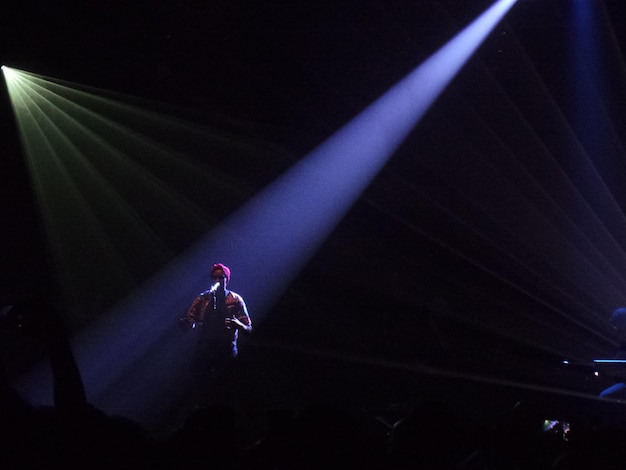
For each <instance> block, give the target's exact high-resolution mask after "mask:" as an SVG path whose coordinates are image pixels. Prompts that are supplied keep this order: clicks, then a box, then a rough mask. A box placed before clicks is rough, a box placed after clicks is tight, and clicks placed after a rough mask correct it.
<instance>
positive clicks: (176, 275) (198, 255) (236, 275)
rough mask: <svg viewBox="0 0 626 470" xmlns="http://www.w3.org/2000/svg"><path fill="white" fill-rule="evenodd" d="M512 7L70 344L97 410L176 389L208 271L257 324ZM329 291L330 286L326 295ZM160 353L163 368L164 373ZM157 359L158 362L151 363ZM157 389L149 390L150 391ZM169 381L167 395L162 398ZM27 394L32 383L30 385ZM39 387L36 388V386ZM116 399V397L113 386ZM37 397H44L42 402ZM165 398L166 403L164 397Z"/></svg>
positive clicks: (502, 8) (140, 414)
mask: <svg viewBox="0 0 626 470" xmlns="http://www.w3.org/2000/svg"><path fill="white" fill-rule="evenodd" d="M514 4H515V0H499V1H498V2H496V3H495V4H494V5H493V6H492V7H490V8H489V9H488V10H487V11H485V12H484V13H483V14H481V15H480V16H479V17H478V18H477V19H476V20H475V21H473V22H472V23H471V24H470V25H469V26H467V27H466V28H465V29H464V30H462V31H461V32H460V33H459V34H458V35H457V36H455V37H454V38H453V39H452V40H450V41H449V42H448V43H447V44H445V45H444V46H443V47H442V48H441V49H440V50H438V51H437V52H436V53H434V54H433V55H432V56H431V57H430V58H428V59H427V60H426V61H425V62H424V63H422V64H421V65H420V66H419V67H417V68H416V69H415V70H414V71H413V72H411V73H410V74H409V75H408V76H407V77H405V78H404V79H403V80H402V81H400V82H399V83H398V84H397V85H395V86H394V87H393V88H391V89H390V90H389V91H388V92H386V93H385V94H384V95H383V96H381V97H380V98H379V99H378V100H377V101H375V102H374V103H373V104H372V105H370V106H369V107H368V108H366V109H365V110H364V111H363V112H362V113H360V114H359V115H358V116H356V117H355V118H354V119H353V120H352V121H350V122H349V123H348V124H346V125H345V126H344V127H343V128H341V129H340V130H339V131H338V132H336V133H335V134H334V135H333V136H331V137H330V138H329V139H328V140H326V141H325V142H324V143H322V144H321V145H320V146H319V147H317V148H316V149H314V150H313V151H312V152H311V153H310V154H309V155H308V156H307V157H306V158H305V159H303V160H302V161H301V162H300V163H298V164H297V165H296V166H294V167H293V168H292V169H291V170H289V171H288V172H287V173H286V174H284V175H283V176H282V177H281V178H279V179H278V180H277V181H276V182H275V183H273V184H272V185H271V186H269V187H268V188H267V189H265V190H264V191H262V192H261V193H260V194H258V195H257V196H256V197H255V198H254V199H253V200H252V201H251V202H250V203H248V204H247V205H246V206H244V207H243V208H242V209H241V210H239V211H237V212H236V213H234V214H233V215H232V216H231V217H229V218H228V219H227V220H226V221H225V222H224V223H223V224H221V226H220V227H218V228H217V229H216V230H215V231H213V232H212V233H211V234H210V235H209V236H207V238H206V239H205V240H203V241H201V242H200V243H198V244H197V245H196V246H195V247H194V248H193V249H191V250H190V251H189V252H187V253H186V254H185V255H184V256H183V257H180V258H179V259H177V260H176V261H175V262H173V263H172V264H171V266H170V267H169V268H168V269H166V270H163V271H162V272H161V273H160V274H159V275H158V276H157V277H155V278H154V279H152V280H151V281H150V282H149V283H147V284H146V285H145V287H144V288H142V289H140V290H139V291H138V292H137V293H136V295H133V296H130V297H129V298H128V299H127V300H126V301H125V302H124V303H121V304H120V305H119V306H118V307H117V309H116V311H115V312H111V315H108V316H107V318H106V319H105V320H103V321H102V323H103V324H102V325H98V328H93V329H91V330H90V332H88V333H86V334H85V335H84V336H82V337H81V338H79V339H78V341H77V342H76V345H75V347H76V353H77V356H78V358H79V361H80V364H81V369H82V370H83V371H84V374H85V375H84V380H85V383H86V386H87V389H88V391H89V393H90V394H92V396H93V399H92V400H93V401H94V402H95V404H96V405H97V406H101V407H102V408H104V409H105V410H108V411H112V412H118V413H123V414H125V415H127V416H131V417H133V418H136V419H138V420H141V421H145V420H146V419H147V414H149V412H150V410H151V409H153V408H155V407H158V403H159V401H161V400H163V399H165V397H166V396H167V395H168V393H170V392H173V390H174V388H176V386H178V387H180V386H181V385H182V383H181V381H180V380H179V377H178V376H177V372H176V371H175V370H168V367H172V368H174V367H175V366H178V367H181V366H183V367H184V359H183V356H182V355H179V356H177V357H175V356H176V354H177V352H180V350H181V349H182V350H184V349H185V347H182V346H180V345H181V344H186V343H185V340H184V338H181V336H180V335H176V334H175V332H173V331H172V329H173V322H174V321H175V319H176V317H177V315H180V314H181V313H182V312H183V311H184V309H185V308H186V307H187V306H188V304H189V302H190V301H191V300H192V299H193V297H194V295H195V294H196V293H197V292H199V291H201V290H203V289H204V286H205V285H206V279H207V271H208V266H209V264H210V263H211V262H213V261H222V262H225V263H226V264H229V265H230V266H231V268H232V269H233V281H232V287H233V289H234V290H238V289H237V286H242V287H245V289H244V290H243V292H242V293H243V294H244V297H245V298H246V300H247V301H248V304H249V307H250V308H251V313H252V315H253V321H256V322H259V320H262V317H263V315H264V314H265V313H266V312H267V311H268V310H269V309H270V307H271V306H272V304H273V303H274V302H275V301H276V299H277V298H278V297H279V296H280V295H281V294H282V293H283V292H284V290H285V289H286V288H287V287H288V285H289V282H290V281H291V280H292V279H293V277H294V276H295V275H296V274H297V273H298V272H299V271H300V270H301V269H302V268H303V267H304V265H305V264H306V262H307V261H308V260H309V259H310V257H311V256H312V255H313V254H314V253H315V251H316V250H317V249H318V248H319V246H320V245H321V243H322V242H323V241H324V240H325V239H326V238H327V237H328V235H329V234H330V232H331V231H332V230H333V229H334V228H335V227H336V225H337V224H338V223H339V221H340V220H341V219H342V218H343V216H344V215H345V214H346V212H347V211H348V210H349V209H350V207H351V206H352V205H353V204H354V202H355V201H356V199H357V198H358V197H359V196H360V194H361V193H362V192H363V191H364V190H365V188H366V187H367V185H368V184H369V183H370V181H371V180H372V179H373V178H374V177H375V176H376V174H377V173H378V172H379V171H380V169H381V168H382V167H383V166H384V165H385V163H386V162H387V161H388V159H389V158H390V157H391V156H392V155H393V153H394V152H395V151H396V149H397V148H398V146H399V145H400V144H401V143H402V142H403V140H404V139H405V138H406V137H407V135H408V134H409V133H410V132H411V130H412V129H413V128H414V126H415V125H416V124H417V123H418V122H419V121H420V119H421V118H422V117H423V116H424V115H425V113H426V112H427V111H428V109H429V108H430V106H431V105H432V104H433V103H434V102H435V100H436V99H437V98H438V97H439V96H440V95H441V93H442V92H443V91H444V90H445V88H446V87H447V86H448V84H449V83H450V82H451V81H452V80H453V78H454V77H455V75H456V74H457V73H458V72H459V70H460V69H461V68H462V67H463V65H464V64H465V63H466V62H467V61H468V60H469V58H470V57H471V56H472V54H473V53H474V52H475V51H476V49H477V48H478V47H479V46H480V44H481V43H482V42H483V40H484V39H485V38H486V37H487V35H488V34H489V33H490V32H491V31H492V29H493V28H494V27H495V25H496V24H497V23H498V22H499V21H500V20H501V19H502V18H503V16H504V15H505V14H506V13H507V12H508V11H509V9H510V8H511V7H512V6H513V5H514ZM331 287H332V286H329V289H330V288H331ZM164 351H165V352H166V353H167V354H168V355H169V356H168V357H167V367H164V364H163V361H162V360H161V358H162V357H163V354H164ZM155 354H156V355H157V356H158V357H155ZM152 382H156V383H152ZM165 382H167V383H171V384H172V386H171V387H170V388H171V390H165V388H166V384H165V385H164V383H165ZM27 383H30V384H31V387H28V386H24V388H23V390H24V391H25V392H26V390H29V391H30V395H31V396H32V392H33V387H32V385H34V384H35V382H33V381H32V380H29V381H27ZM37 385H38V386H41V384H40V383H37ZM113 385H114V386H115V388H117V390H118V393H113V387H112V386H113ZM39 398H40V399H41V396H39ZM170 399H171V397H170Z"/></svg>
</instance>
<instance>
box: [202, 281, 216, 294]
mask: <svg viewBox="0 0 626 470" xmlns="http://www.w3.org/2000/svg"><path fill="white" fill-rule="evenodd" d="M219 287H220V283H219V282H216V283H215V284H213V285H212V286H211V288H210V289H209V290H205V291H204V292H203V293H202V295H210V294H213V293H215V291H216V290H217V289H219Z"/></svg>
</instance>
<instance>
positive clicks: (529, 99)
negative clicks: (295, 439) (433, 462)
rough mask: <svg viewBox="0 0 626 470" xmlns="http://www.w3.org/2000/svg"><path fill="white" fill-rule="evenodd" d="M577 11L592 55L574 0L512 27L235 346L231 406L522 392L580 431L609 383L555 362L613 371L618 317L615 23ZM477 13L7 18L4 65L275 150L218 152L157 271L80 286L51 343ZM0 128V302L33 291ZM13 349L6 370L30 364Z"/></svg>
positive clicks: (227, 8)
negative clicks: (575, 419) (196, 220)
mask: <svg viewBox="0 0 626 470" xmlns="http://www.w3.org/2000/svg"><path fill="white" fill-rule="evenodd" d="M578 3H580V2H578ZM590 3H592V4H594V5H595V6H596V7H597V8H598V11H599V12H600V13H599V17H596V18H595V19H594V20H593V21H594V22H595V23H594V24H595V26H594V27H595V28H596V30H595V32H594V33H593V37H594V38H595V41H596V42H597V44H596V45H597V46H598V49H597V50H598V53H597V54H595V55H592V56H586V57H585V59H584V60H586V61H587V62H586V63H585V66H584V67H582V72H581V68H580V67H579V68H576V66H575V63H576V53H577V52H580V51H581V50H582V48H583V44H582V42H581V41H582V39H581V36H580V34H579V33H577V32H576V31H574V30H573V26H572V24H573V18H575V17H576V14H575V13H576V12H575V8H574V5H575V4H576V2H569V1H564V0H519V1H518V3H517V4H516V5H515V6H514V7H513V8H512V9H511V11H510V12H509V13H508V15H507V16H506V18H505V20H504V21H503V22H502V23H500V24H499V25H498V27H496V29H495V30H494V31H493V32H492V34H491V35H490V36H489V37H488V39H487V41H486V42H485V43H484V44H483V46H482V47H481V48H480V49H479V51H478V53H477V54H476V55H475V56H474V57H473V58H472V59H471V60H470V61H469V63H468V64H467V65H466V66H465V67H464V68H463V69H462V71H461V72H460V74H459V75H458V76H457V77H456V79H455V80H454V82H453V83H452V84H451V85H450V87H448V89H447V90H446V91H445V93H444V94H443V96H442V97H441V98H440V99H439V100H438V101H437V102H436V103H435V105H434V106H433V108H432V109H431V110H430V111H429V113H428V114H427V115H426V116H425V118H424V119H423V120H422V122H420V123H419V125H418V126H417V128H416V129H415V130H414V131H413V132H412V133H411V135H410V136H409V137H408V139H407V140H406V141H405V142H404V144H403V145H402V146H401V148H400V149H399V150H398V152H397V153H396V154H395V155H394V156H393V158H392V159H391V160H390V161H389V163H388V164H387V166H386V167H385V168H384V169H383V171H382V172H381V173H380V174H379V176H378V177H377V178H376V179H375V180H374V181H373V182H372V184H371V185H370V186H369V187H368V189H367V190H366V192H365V193H364V194H363V195H362V197H361V198H360V199H359V200H358V201H357V202H356V204H355V205H354V206H353V208H352V209H351V211H350V212H349V213H348V214H347V215H346V217H345V218H344V219H343V220H342V222H341V223H340V224H339V226H338V227H337V228H336V230H335V231H334V232H333V233H332V235H331V237H330V238H329V239H328V240H327V241H326V242H325V243H324V245H323V246H322V247H321V249H320V250H319V251H318V252H317V253H316V254H315V256H314V257H313V259H311V260H310V262H309V263H308V264H307V265H306V267H305V269H304V270H303V271H302V272H300V273H299V275H298V276H297V278H296V279H294V280H289V281H288V282H289V285H288V287H287V290H286V292H285V294H284V295H283V296H282V297H281V298H280V299H279V301H278V302H277V303H276V305H274V306H273V308H272V309H271V311H269V312H267V314H266V315H265V316H264V319H263V321H262V322H260V323H259V324H258V325H256V329H255V332H254V334H253V335H252V336H251V337H249V338H246V339H245V340H244V342H243V344H242V352H243V354H242V358H241V359H242V361H241V362H242V364H241V367H240V380H241V381H242V383H243V384H244V388H245V390H246V394H247V395H248V396H247V397H246V399H247V400H248V402H249V403H253V404H257V405H258V406H259V407H263V406H285V405H287V406H292V405H293V406H301V405H302V404H303V403H306V402H307V401H310V400H313V399H316V398H332V399H335V400H340V401H341V402H342V403H345V404H350V405H357V406H359V407H362V408H371V409H376V410H378V412H380V413H393V411H389V410H390V408H389V407H391V406H393V405H401V406H404V405H406V404H408V403H411V402H413V401H415V400H418V399H420V398H424V397H436V398H442V397H443V398H446V399H449V400H451V401H453V402H455V403H458V404H460V405H461V404H462V405H463V406H465V404H466V403H470V402H472V403H473V407H471V409H472V410H473V411H475V412H477V413H478V414H480V413H483V412H488V413H489V412H491V411H494V410H498V409H506V407H507V406H508V404H509V403H514V402H515V401H516V400H520V399H524V398H528V397H531V396H533V397H535V396H540V397H542V400H543V399H545V400H547V401H544V402H543V403H548V406H549V407H551V409H553V410H554V411H550V413H554V414H568V413H572V412H574V410H575V411H576V412H580V411H581V410H583V409H586V410H593V412H600V410H601V408H602V406H603V405H601V404H599V403H597V402H596V401H594V400H593V399H592V397H593V396H595V395H597V393H598V392H599V391H600V390H602V388H603V387H604V386H605V385H606V384H607V383H608V382H610V379H611V378H608V379H606V380H607V381H605V380H604V379H601V378H600V379H597V378H594V377H592V376H591V375H590V374H589V372H590V371H589V370H587V369H585V368H572V367H570V368H567V367H565V366H563V365H562V364H561V361H562V360H563V359H570V360H572V361H576V362H579V363H582V364H589V363H590V361H591V360H592V359H594V358H603V357H610V356H611V355H612V354H613V353H614V351H615V349H616V348H617V343H618V338H617V337H616V334H615V332H614V331H613V330H612V329H611V327H610V326H609V324H608V323H607V319H608V317H609V315H610V313H611V312H612V311H613V309H615V308H617V307H620V306H622V305H625V304H626V299H625V298H624V292H623V280H624V274H625V273H626V263H625V262H626V256H624V244H625V242H624V240H625V239H624V235H626V223H625V221H626V219H625V218H624V206H625V204H626V192H625V191H624V185H623V184H622V177H623V175H624V174H625V173H624V170H626V158H625V157H626V154H625V153H624V150H623V145H622V144H623V137H622V136H623V135H624V130H625V127H626V109H625V103H626V99H624V98H625V92H626V87H625V85H626V72H625V69H624V51H626V30H625V29H624V28H623V23H624V20H625V19H626V17H625V16H624V15H625V12H624V4H623V2H621V1H618V0H614V1H611V0H605V1H600V0H598V1H594V2H590ZM490 4H491V2H489V1H482V0H481V1H476V0H471V1H470V0H467V1H462V0H441V1H435V0H432V1H412V2H409V1H366V0H363V1H358V0H357V1H343V0H333V1H316V2H309V1H302V2H293V1H270V2H252V1H236V0H235V1H213V2H200V1H185V0H183V1H176V2H175V1H166V0H158V1H154V2H143V1H140V2H121V1H108V2H76V3H74V2H69V1H68V2H63V1H21V2H15V5H13V6H12V7H11V9H10V10H7V11H10V12H11V13H7V14H6V15H4V18H3V27H2V30H1V32H0V34H1V35H2V36H1V38H0V44H1V48H2V49H1V50H0V54H1V59H2V61H3V63H5V64H6V65H8V66H11V67H14V68H17V69H22V70H25V71H29V72H33V73H37V74H41V75H44V76H49V77H55V78H59V79H62V80H66V81H69V82H74V83H79V84H83V85H88V86H93V87H97V88H101V89H105V90H111V91H114V92H118V93H123V94H126V95H132V96H135V97H139V98H142V99H146V100H153V101H156V102H159V103H162V105H163V106H162V107H161V108H160V109H163V110H167V111H168V112H171V113H172V114H173V115H176V116H179V117H184V118H185V119H188V120H190V121H193V122H196V123H199V124H201V125H206V126H210V127H211V128H212V129H221V130H223V131H224V132H228V133H229V135H238V136H241V138H242V139H248V141H249V142H257V143H258V145H259V148H262V149H263V150H262V152H264V153H265V154H268V153H272V154H273V157H272V158H263V159H254V158H249V157H245V158H244V157H243V156H237V155H236V154H235V155H233V154H229V155H227V156H224V158H223V160H222V161H221V163H218V165H222V166H221V167H220V169H223V170H225V171H227V172H228V173H230V174H233V175H234V177H233V185H236V187H233V193H236V194H237V196H236V197H226V198H224V200H220V201H219V203H220V205H219V208H218V209H216V208H215V205H216V204H215V201H214V200H212V199H210V197H209V198H207V199H205V200H204V204H205V205H204V206H203V209H204V211H205V212H204V213H205V215H206V220H204V221H202V222H203V223H202V224H196V225H190V226H189V227H186V228H185V230H181V231H180V233H179V232H177V231H176V230H171V229H170V230H169V231H167V232H166V233H162V234H158V233H157V235H161V236H162V239H163V243H164V245H166V246H167V248H168V251H167V256H165V257H164V258H162V259H161V261H159V262H155V263H154V264H153V265H148V264H144V265H141V266H140V267H138V268H137V270H136V273H135V278H134V279H135V285H134V286H133V285H130V286H128V288H127V290H124V289H121V290H117V291H112V292H108V295H107V296H106V297H104V299H103V298H101V297H98V302H97V303H96V302H95V301H94V298H95V297H97V295H98V293H100V292H101V290H102V286H98V285H97V282H96V281H93V283H92V284H90V281H89V279H85V284H84V285H83V286H82V289H83V294H84V295H83V297H81V299H82V300H83V304H82V305H72V306H71V308H70V307H68V308H67V309H66V310H65V312H66V313H65V315H66V318H65V320H66V322H67V323H68V324H69V326H70V330H71V331H72V332H73V333H76V332H78V331H80V329H81V328H82V327H83V326H85V325H86V324H89V323H90V322H91V321H92V320H93V319H94V318H96V317H98V316H100V315H106V311H107V309H108V308H110V307H111V306H112V305H114V304H115V303H116V302H117V301H119V300H120V299H122V298H123V297H124V296H125V295H127V294H129V293H130V292H132V289H133V287H136V286H138V285H140V284H141V283H142V282H143V281H144V280H146V279H148V278H150V276H151V275H152V274H154V273H155V272H156V271H158V269H159V268H160V267H161V265H162V264H164V263H165V262H167V261H168V260H169V259H173V258H175V257H176V256H177V255H178V254H180V253H182V252H184V251H185V249H186V248H188V247H189V246H190V245H191V244H192V243H193V242H194V241H196V240H197V239H199V238H200V237H201V236H202V235H203V234H204V232H205V230H210V229H211V228H212V227H214V226H215V225H217V224H218V223H219V220H220V218H221V217H224V216H225V215H227V214H228V213H230V212H232V211H235V210H236V209H237V207H238V206H239V205H241V204H243V203H244V202H246V201H247V200H248V199H249V198H250V197H252V195H253V194H254V193H255V192H256V191H258V190H260V189H261V188H263V187H264V186H265V185H266V184H269V183H270V182H271V181H272V180H273V179H274V178H275V177H277V176H278V175H280V174H281V173H282V172H283V171H284V170H286V169H287V168H289V167H290V166H291V164H293V163H295V162H296V161H297V160H298V158H301V157H302V156H304V155H306V154H307V153H308V152H309V151H310V150H311V149H312V148H314V147H315V146H316V145H317V144H319V143H320V142H322V141H324V139H325V138H327V137H328V136H329V135H331V134H332V133H333V132H334V131H335V130H337V129H338V128H339V127H341V126H342V125H343V124H344V123H346V122H347V121H349V120H350V119H351V118H352V117H353V116H355V115H356V114H357V113H358V112H359V111H361V110H362V109H363V108H364V107H365V106H366V105H368V104H369V103H371V102H372V101H374V100H375V99H376V98H377V97H378V96H379V95H380V94H382V93H383V92H384V91H385V90H387V89H388V88H390V87H391V86H392V85H393V84H394V83H396V82H397V81H398V80H400V79H401V78H402V77H403V76H405V75H406V74H407V73H408V72H409V71H411V70H412V69H413V68H414V67H416V66H417V65H419V63H420V62H421V61H422V60H424V59H425V58H427V57H428V56H429V55H430V54H431V53H433V52H434V51H435V50H437V48H439V47H440V46H441V45H443V44H444V43H445V42H446V41H447V40H449V39H450V38H451V37H453V36H454V35H455V34H456V33H457V32H458V31H459V30H460V29H461V28H462V27H463V26H465V25H466V24H468V23H469V22H470V21H471V20H473V19H474V18H475V17H476V16H478V15H479V14H480V13H481V12H482V11H484V10H485V9H486V8H487V7H488V6H489V5H490ZM590 21H591V20H590ZM592 59H593V60H592ZM592 67H597V69H598V70H599V71H600V72H599V74H597V75H593V77H595V78H594V80H595V81H591V78H590V77H589V75H585V73H588V72H589V71H590V70H591V68H592ZM580 73H582V76H581V75H577V74H580ZM579 78H580V80H579ZM580 83H582V85H580ZM0 113H2V120H1V122H2V141H1V142H2V143H1V146H2V150H1V155H2V156H1V161H2V185H0V208H1V209H0V210H1V213H2V229H1V230H0V233H1V237H2V239H1V245H2V247H1V249H2V255H1V256H2V282H3V284H4V286H5V289H4V290H5V291H6V292H11V291H18V290H23V289H24V288H25V287H33V288H36V287H37V286H40V285H44V286H45V285H51V284H54V282H55V276H56V273H55V268H54V266H53V265H51V262H50V256H49V253H48V252H47V245H46V240H45V235H44V232H43V230H42V225H41V222H40V214H39V212H38V210H39V209H38V207H37V205H36V203H35V200H34V198H33V195H32V188H31V187H30V185H29V184H30V183H29V179H28V172H27V168H26V164H25V162H24V158H23V155H22V150H21V147H20V142H19V139H18V133H17V128H16V125H15V120H14V116H13V114H12V111H11V107H10V103H9V98H8V95H7V93H6V92H3V93H2V101H1V103H0ZM259 152H260V153H261V150H259ZM193 158H194V159H195V161H196V163H197V164H198V165H204V164H205V163H206V162H203V156H202V155H195V156H193ZM212 164H215V163H212ZM328 171H329V172H332V171H333V169H332V168H329V169H328ZM186 189H187V188H180V192H181V194H183V195H184V194H185V191H186ZM130 251H131V252H132V248H131V250H130ZM127 256H128V255H127ZM126 262H127V263H128V264H129V265H133V264H134V263H135V264H136V265H137V266H139V265H138V264H137V262H136V260H133V259H132V256H129V257H127V259H126ZM258 273H259V276H268V277H270V276H272V277H273V276H280V275H281V273H280V272H266V271H265V270H264V266H259V267H258ZM234 279H236V274H235V277H234ZM233 289H235V290H236V291H238V292H241V293H242V294H243V295H244V296H245V294H246V286H245V285H244V284H237V283H236V282H235V285H233ZM90 301H93V302H90ZM249 308H250V311H251V314H252V316H253V318H254V314H255V306H254V304H251V305H249ZM76 312H77V313H76ZM177 315H178V312H173V313H172V318H176V316H177ZM9 352H10V351H9ZM9 352H8V353H7V355H8V356H9V357H6V358H5V360H7V362H8V363H9V370H10V372H17V369H20V367H22V366H23V365H24V364H22V363H23V362H28V361H27V360H25V359H24V358H23V357H21V358H19V359H16V358H12V357H10V354H9ZM18 363H19V364H20V365H19V366H18V365H17V364H18ZM570 392H571V394H572V395H568V393H570ZM499 405H501V406H502V408H500V406H499ZM381 410H386V411H381Z"/></svg>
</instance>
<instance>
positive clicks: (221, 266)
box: [211, 263, 230, 282]
mask: <svg viewBox="0 0 626 470" xmlns="http://www.w3.org/2000/svg"><path fill="white" fill-rule="evenodd" d="M219 269H221V270H222V271H224V275H225V276H226V282H230V268H229V267H228V266H226V265H224V264H222V263H215V264H214V265H213V267H212V268H211V274H213V272H214V271H217V270H219Z"/></svg>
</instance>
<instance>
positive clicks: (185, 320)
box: [178, 295, 204, 331]
mask: <svg viewBox="0 0 626 470" xmlns="http://www.w3.org/2000/svg"><path fill="white" fill-rule="evenodd" d="M203 304H204V299H203V298H202V296H201V295H200V296H198V297H196V298H195V300H194V301H193V303H192V304H191V307H189V310H187V313H186V314H185V315H184V316H183V317H181V318H179V319H178V326H179V327H180V328H181V329H182V330H185V331H187V330H191V329H192V328H194V327H195V326H196V323H197V322H199V321H200V319H201V312H202V308H203Z"/></svg>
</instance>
